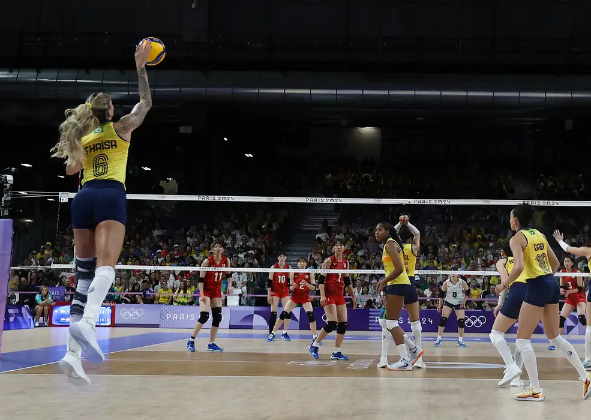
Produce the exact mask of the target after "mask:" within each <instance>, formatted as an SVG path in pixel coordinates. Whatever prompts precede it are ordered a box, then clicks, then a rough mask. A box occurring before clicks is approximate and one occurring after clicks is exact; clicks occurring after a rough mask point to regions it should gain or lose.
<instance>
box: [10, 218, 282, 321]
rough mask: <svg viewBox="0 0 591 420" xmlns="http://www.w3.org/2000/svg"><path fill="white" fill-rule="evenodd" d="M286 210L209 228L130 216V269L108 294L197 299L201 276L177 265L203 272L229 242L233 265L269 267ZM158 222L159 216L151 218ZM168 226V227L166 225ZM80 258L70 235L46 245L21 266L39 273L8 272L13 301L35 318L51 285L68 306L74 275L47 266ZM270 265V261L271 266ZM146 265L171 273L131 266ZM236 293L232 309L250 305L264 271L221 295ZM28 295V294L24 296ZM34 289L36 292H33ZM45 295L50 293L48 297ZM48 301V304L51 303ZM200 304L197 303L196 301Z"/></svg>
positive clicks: (126, 254) (146, 299)
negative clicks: (216, 249) (212, 253)
mask: <svg viewBox="0 0 591 420" xmlns="http://www.w3.org/2000/svg"><path fill="white" fill-rule="evenodd" d="M287 217H288V212H287V210H286V209H284V208H279V209H270V208H268V209H267V208H264V207H260V208H259V209H258V210H257V211H254V212H253V213H252V214H249V213H242V214H240V213H229V214H219V215H217V216H216V217H214V220H213V222H212V223H210V224H203V225H202V226H201V227H200V228H198V227H197V226H195V225H193V226H190V227H189V228H188V229H186V228H184V227H178V228H164V227H163V226H162V225H161V224H160V223H158V222H155V221H154V222H153V223H151V222H150V221H149V219H150V218H146V215H145V214H143V215H135V216H134V215H132V214H130V217H129V219H128V226H127V234H126V237H125V243H124V246H123V249H122V250H121V258H120V261H119V263H120V264H121V265H127V266H129V269H125V270H121V269H118V270H117V277H116V280H115V283H114V284H113V286H112V289H111V292H112V293H110V294H109V295H108V296H107V301H112V302H116V303H156V304H168V303H169V304H175V305H190V304H196V303H197V300H198V298H197V297H196V296H193V294H195V293H198V281H199V272H198V271H180V270H175V267H200V266H201V264H202V263H203V261H204V259H206V258H207V257H208V256H209V250H210V248H211V246H212V245H213V244H214V243H216V242H219V241H221V242H223V243H224V248H225V255H226V256H227V257H228V259H229V260H230V262H231V265H232V266H233V267H249V268H257V267H264V266H269V265H271V264H272V263H273V262H274V261H275V260H274V258H273V255H274V253H275V252H276V250H277V247H278V246H279V245H280V244H281V238H282V236H283V235H284V231H285V229H286V223H287ZM152 220H153V219H152ZM167 224H168V225H170V223H167ZM73 260H74V242H73V235H72V231H71V230H68V231H66V232H64V233H62V234H61V235H58V237H57V240H55V244H54V243H52V242H47V243H45V244H43V245H41V246H40V247H39V248H38V249H35V250H33V251H32V252H31V253H30V254H29V255H28V258H27V259H26V260H25V261H24V262H23V265H24V266H39V267H47V268H41V269H39V270H31V269H22V270H18V271H16V272H15V271H14V270H13V271H11V273H10V283H9V287H10V293H11V299H12V301H13V302H14V303H18V304H23V305H28V306H29V307H30V308H31V313H33V311H37V310H38V309H39V307H41V308H42V309H43V307H44V306H46V305H48V304H51V296H49V297H45V298H42V299H41V300H39V295H40V294H42V293H41V292H42V290H43V289H45V288H47V287H59V286H63V287H64V288H65V292H66V293H65V297H64V299H65V300H66V301H69V300H70V299H71V298H70V296H71V295H70V293H73V292H74V290H75V286H76V285H75V276H74V270H58V269H51V268H49V267H50V266H51V265H52V264H70V263H72V262H73ZM269 261H271V262H269ZM134 265H135V266H138V265H148V266H161V267H170V269H166V270H140V269H134V268H133V266H134ZM228 281H230V282H231V287H230V289H231V290H232V294H233V296H230V297H228V298H227V304H228V305H236V304H246V303H250V304H252V299H249V298H241V296H240V295H243V294H244V295H246V294H254V293H255V291H257V290H264V288H265V287H266V283H265V279H264V276H262V275H261V274H260V273H236V272H234V273H233V274H232V277H231V278H229V279H226V280H224V282H223V286H222V288H223V292H224V293H225V292H226V290H227V289H228ZM22 292H25V293H22ZM36 292H39V293H37V295H36V294H35V293H36ZM44 296H45V295H44ZM47 298H49V299H50V300H49V301H47ZM197 304H198V303H197Z"/></svg>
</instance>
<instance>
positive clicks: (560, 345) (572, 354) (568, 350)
mask: <svg viewBox="0 0 591 420" xmlns="http://www.w3.org/2000/svg"><path fill="white" fill-rule="evenodd" d="M550 343H552V345H553V346H556V348H557V349H558V350H560V352H561V353H562V354H563V355H564V357H566V358H567V359H568V361H569V362H570V364H571V365H573V367H574V368H575V369H576V370H577V372H578V373H579V378H586V377H587V376H588V374H587V371H586V370H585V368H584V367H583V363H581V359H579V355H578V354H577V351H576V350H575V348H574V347H573V345H572V344H571V343H569V342H568V341H566V340H565V339H564V337H562V336H561V335H559V336H558V337H556V338H554V339H552V340H550Z"/></svg>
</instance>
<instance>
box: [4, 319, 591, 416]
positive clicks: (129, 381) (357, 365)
mask: <svg viewBox="0 0 591 420" xmlns="http://www.w3.org/2000/svg"><path fill="white" fill-rule="evenodd" d="M204 332H206V331H204ZM65 333H66V330H65V329H58V328H53V329H48V328H44V329H37V330H33V331H9V332H7V333H5V336H4V344H3V346H4V347H3V351H7V353H3V355H2V359H1V360H2V363H8V361H10V360H11V357H12V358H13V359H16V358H17V356H20V355H24V356H26V357H31V358H34V359H35V362H34V363H35V364H41V366H34V364H33V362H32V363H30V366H28V367H26V368H21V369H18V370H12V371H9V372H5V373H3V374H1V375H0V390H1V391H0V419H1V420H4V419H16V418H25V419H27V420H32V419H42V418H43V419H47V418H48V417H47V416H48V415H49V416H50V417H51V418H56V419H57V418H59V419H61V418H64V419H66V418H77V417H80V418H81V419H95V418H96V419H105V418H107V417H110V418H113V416H116V417H117V418H122V419H153V420H156V419H172V418H179V417H181V416H188V418H196V419H216V420H226V419H261V420H262V419H282V420H283V419H284V420H296V419H306V420H309V419H310V420H316V419H364V420H369V419H392V418H398V419H406V418H409V419H411V418H413V419H414V418H430V419H454V420H461V419H470V420H473V419H478V420H483V419H503V420H510V419H523V416H535V418H540V419H542V418H543V419H561V420H563V419H564V418H565V416H569V417H570V416H575V417H582V418H585V417H586V416H589V415H591V400H589V401H583V399H582V385H581V384H580V383H579V382H578V381H577V380H576V379H577V374H576V372H575V371H574V369H573V368H572V367H571V366H570V364H569V363H568V362H567V361H566V360H564V359H563V358H561V357H560V355H559V354H557V352H550V351H548V350H547V342H545V341H544V340H540V342H539V343H537V344H535V345H534V348H535V350H536V352H537V356H538V364H539V371H540V379H541V381H542V385H543V386H544V390H545V393H546V401H545V402H543V403H525V402H521V403H520V402H516V401H514V400H513V399H512V398H511V396H512V394H513V393H515V392H517V391H518V389H516V388H511V389H510V388H504V389H499V388H498V387H497V386H496V383H497V382H498V381H499V379H500V378H501V377H502V375H503V366H502V360H501V359H500V357H499V356H498V354H497V352H496V350H495V349H494V348H493V347H492V345H491V344H490V342H489V341H488V337H484V336H480V337H479V336H475V337H471V338H472V340H473V341H469V342H468V343H467V344H468V347H467V348H465V349H462V348H459V347H457V346H456V344H455V342H453V341H444V343H443V346H442V347H439V348H435V347H434V346H433V342H434V341H433V337H432V336H426V337H425V338H424V348H425V356H424V360H425V361H426V363H427V369H425V370H420V369H415V370H413V371H412V372H389V371H387V370H385V369H377V368H376V363H377V362H378V361H379V352H380V341H379V333H375V332H373V333H358V332H352V333H351V336H352V339H350V340H346V341H345V343H344V344H343V347H342V350H343V353H345V354H347V355H349V356H350V357H351V359H350V360H349V361H338V362H335V361H330V352H331V351H332V345H333V342H332V340H328V341H325V344H324V346H323V347H321V350H320V352H321V356H320V360H313V359H312V358H311V357H310V355H309V353H308V351H307V349H306V348H307V345H308V344H309V342H310V340H309V339H308V335H307V334H301V335H300V334H298V333H294V334H292V341H291V342H284V341H279V340H278V341H275V342H272V343H267V342H266V340H265V339H264V336H265V331H261V330H256V331H250V330H239V331H235V330H232V331H223V332H221V334H220V339H219V340H217V344H219V345H220V346H221V347H224V349H225V352H224V353H221V354H213V353H206V352H205V351H204V349H205V347H206V346H207V342H208V339H207V335H204V337H202V338H198V339H197V341H196V345H197V351H198V352H197V353H189V352H188V351H187V350H186V349H185V341H186V338H185V337H186V336H187V335H188V334H189V333H190V331H184V330H181V331H179V330H174V331H171V330H154V329H122V328H117V329H100V330H99V333H100V335H99V338H100V339H104V340H106V339H109V338H110V339H111V342H113V343H115V342H117V343H119V344H121V343H124V345H122V347H121V349H120V348H118V347H115V346H113V347H112V348H111V349H110V350H111V351H113V352H112V353H109V354H107V360H106V362H105V363H104V364H102V365H92V364H88V363H85V368H86V370H87V373H88V375H89V376H90V377H91V379H92V381H93V384H92V385H91V386H89V387H82V388H77V387H73V386H71V385H70V384H69V383H68V382H67V380H66V379H65V377H63V376H62V375H61V373H60V371H59V369H58V367H57V364H56V363H51V360H50V359H51V357H54V358H56V357H58V356H61V353H62V352H63V342H64V338H65ZM206 333H207V332H206ZM569 338H570V337H569ZM581 338H582V337H575V340H576V339H579V341H580V339H581ZM102 344H103V342H102V341H101V345H102ZM119 344H118V345H119ZM54 346H62V347H54ZM510 346H511V347H512V348H514V343H510ZM103 347H104V346H103ZM575 348H576V349H577V351H578V352H580V355H582V354H583V346H582V345H581V344H578V343H576V344H575ZM5 349H6V350H5ZM53 350H55V352H54V351H53ZM107 350H109V349H107ZM395 352H396V349H395V347H394V345H393V343H391V346H390V355H391V356H390V361H391V362H393V361H395V360H397V357H395ZM54 353H55V354H57V356H56V355H55V354H54ZM29 354H31V356H28V355H29ZM48 354H50V356H47V355H48ZM41 355H42V357H41ZM43 357H49V359H47V360H49V361H46V363H39V362H43V361H44V359H43ZM56 360H57V359H56ZM3 370H6V369H4V368H3ZM523 378H524V379H527V377H526V375H524V377H523ZM36 407H39V410H38V412H36V411H35V410H36ZM23 413H27V414H26V416H25V417H22V416H23ZM532 420H533V417H532Z"/></svg>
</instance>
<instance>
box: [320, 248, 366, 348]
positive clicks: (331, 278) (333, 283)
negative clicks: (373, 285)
mask: <svg viewBox="0 0 591 420" xmlns="http://www.w3.org/2000/svg"><path fill="white" fill-rule="evenodd" d="M333 249H334V255H332V256H330V257H329V258H327V259H326V260H324V263H322V268H323V269H325V270H326V269H332V270H348V269H349V261H347V259H346V258H345V257H344V256H343V252H344V251H345V244H344V243H343V242H342V241H341V240H338V239H337V241H336V244H335V246H334V248H333ZM318 287H319V289H320V304H321V305H322V306H324V313H325V314H326V319H327V322H326V325H325V326H324V327H322V330H321V331H320V334H319V335H318V338H316V339H315V340H314V341H313V342H312V344H310V346H309V347H308V350H309V351H310V354H311V355H312V357H313V358H314V359H318V346H319V345H320V343H321V342H322V340H324V337H326V336H327V335H328V334H329V333H331V332H332V331H334V330H335V329H336V330H337V336H336V337H335V347H334V350H333V352H332V355H331V356H330V358H331V360H349V357H347V356H344V355H343V354H342V353H341V344H342V343H343V339H344V338H345V333H346V332H347V306H346V305H345V294H344V289H345V288H346V289H347V291H348V292H349V294H350V295H351V297H352V298H353V309H355V308H356V307H357V300H356V299H355V293H354V291H353V286H351V280H350V279H349V275H348V274H346V273H329V274H327V275H326V277H325V276H323V275H320V276H319V278H318Z"/></svg>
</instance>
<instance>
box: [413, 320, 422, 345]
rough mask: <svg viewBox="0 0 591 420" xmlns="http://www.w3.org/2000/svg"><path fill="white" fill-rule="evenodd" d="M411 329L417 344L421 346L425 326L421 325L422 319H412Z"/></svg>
mask: <svg viewBox="0 0 591 420" xmlns="http://www.w3.org/2000/svg"><path fill="white" fill-rule="evenodd" d="M410 330H411V331H412V336H413V337H414V339H415V344H416V345H417V346H419V347H421V343H422V342H423V340H422V339H423V327H422V326H421V321H412V322H411V323H410Z"/></svg>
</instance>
